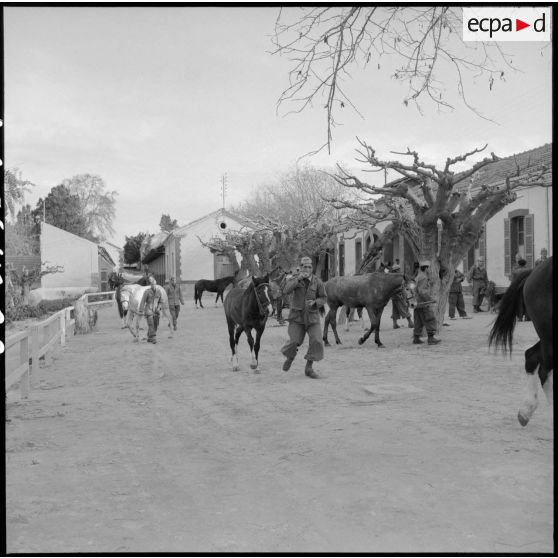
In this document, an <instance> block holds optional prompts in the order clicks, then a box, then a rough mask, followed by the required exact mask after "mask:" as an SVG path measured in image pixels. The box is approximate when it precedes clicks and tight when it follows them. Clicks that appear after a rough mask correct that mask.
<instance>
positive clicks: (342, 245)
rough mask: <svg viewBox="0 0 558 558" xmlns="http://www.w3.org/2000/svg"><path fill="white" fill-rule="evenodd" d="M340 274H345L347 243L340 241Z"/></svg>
mask: <svg viewBox="0 0 558 558" xmlns="http://www.w3.org/2000/svg"><path fill="white" fill-rule="evenodd" d="M339 275H345V243H344V242H341V243H339Z"/></svg>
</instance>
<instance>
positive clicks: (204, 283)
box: [194, 275, 236, 309]
mask: <svg viewBox="0 0 558 558" xmlns="http://www.w3.org/2000/svg"><path fill="white" fill-rule="evenodd" d="M235 281H236V276H235V275H229V276H228V277H221V278H220V279H215V280H211V279H200V280H199V281H197V282H196V284H195V285H194V302H195V303H196V309H197V308H198V301H199V303H200V308H204V305H203V304H202V300H201V297H202V294H203V292H204V291H209V292H210V293H217V296H216V297H215V305H216V306H217V302H218V300H219V297H221V302H223V293H224V292H225V289H226V288H227V287H228V286H229V285H231V284H233V283H234V282H235Z"/></svg>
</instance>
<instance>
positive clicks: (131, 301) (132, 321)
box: [120, 284, 174, 342]
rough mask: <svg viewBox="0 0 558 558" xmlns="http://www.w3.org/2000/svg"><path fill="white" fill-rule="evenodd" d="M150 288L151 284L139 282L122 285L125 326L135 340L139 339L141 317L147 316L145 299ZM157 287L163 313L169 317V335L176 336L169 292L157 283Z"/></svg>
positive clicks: (121, 293)
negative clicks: (146, 284) (144, 284)
mask: <svg viewBox="0 0 558 558" xmlns="http://www.w3.org/2000/svg"><path fill="white" fill-rule="evenodd" d="M150 288H151V286H142V285H137V284H131V285H123V286H122V287H120V289H121V292H120V295H121V301H122V306H123V307H124V308H125V309H126V325H125V327H127V328H128V329H129V330H130V333H131V334H132V336H133V337H134V341H135V342H138V341H139V323H140V320H141V318H142V317H144V316H145V299H146V296H147V291H148V290H149V289H150ZM155 288H156V289H157V293H158V294H159V301H160V302H159V304H160V306H161V311H162V314H163V316H164V317H165V318H167V320H168V323H169V331H170V335H169V337H174V334H173V329H172V317H171V314H170V310H169V299H168V296H167V293H166V291H165V289H164V288H163V287H162V286H161V285H155ZM132 326H133V327H132Z"/></svg>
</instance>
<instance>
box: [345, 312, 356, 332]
mask: <svg viewBox="0 0 558 558" xmlns="http://www.w3.org/2000/svg"><path fill="white" fill-rule="evenodd" d="M344 308H345V332H347V331H349V321H350V320H349V318H350V317H351V312H353V314H354V308H351V307H350V306H345V307H344Z"/></svg>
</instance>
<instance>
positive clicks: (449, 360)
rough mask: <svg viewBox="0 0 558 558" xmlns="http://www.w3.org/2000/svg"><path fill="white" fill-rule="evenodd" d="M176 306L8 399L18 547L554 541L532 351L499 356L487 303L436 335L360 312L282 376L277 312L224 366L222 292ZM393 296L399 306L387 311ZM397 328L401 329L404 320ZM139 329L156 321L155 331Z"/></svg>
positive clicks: (11, 542)
mask: <svg viewBox="0 0 558 558" xmlns="http://www.w3.org/2000/svg"><path fill="white" fill-rule="evenodd" d="M206 298H207V300H204V302H205V304H206V309H205V310H195V308H194V307H193V302H190V301H188V303H187V304H186V306H184V307H183V309H182V313H181V316H180V319H179V330H178V331H177V332H176V333H177V334H176V336H175V338H174V339H169V338H168V330H167V329H166V328H165V327H163V324H162V326H161V329H160V330H159V335H158V341H159V342H158V344H157V345H155V346H153V345H150V344H148V343H146V342H145V341H143V342H141V343H140V344H134V343H133V342H132V336H131V335H130V333H129V332H128V331H127V330H121V329H120V322H119V319H118V317H117V311H116V309H115V308H112V307H108V308H105V309H103V310H100V312H99V321H98V325H97V328H96V331H95V332H94V333H92V334H90V335H85V336H75V337H73V338H72V339H70V340H69V341H68V343H67V346H66V347H65V348H63V349H62V348H59V349H57V351H56V353H55V355H54V359H53V360H52V361H51V362H49V363H47V364H46V365H45V366H44V367H42V368H41V369H40V370H39V371H38V373H37V374H36V375H35V376H34V377H33V378H32V391H31V394H30V397H29V399H28V400H20V399H19V392H18V390H15V389H12V390H10V392H9V393H8V399H7V417H6V419H7V422H6V475H7V479H6V480H7V485H6V507H7V551H8V553H38V552H41V553H60V552H67V553H78V552H98V553H119V552H130V553H136V552H147V553H151V552H192V553H197V552H213V553H223V552H238V553H247V552H277V553H287V552H294V553H296V552H298V553H302V552H316V553H325V552H341V553H349V552H364V553H372V552H373V553H385V552H397V553H411V552H424V553H432V552H441V553H450V552H464V553H472V552H479V553H520V554H531V553H540V552H553V550H554V546H553V529H554V525H553V423H552V420H553V416H552V407H551V406H550V405H549V404H548V403H547V402H546V399H545V398H544V396H542V394H541V405H540V407H539V409H538V410H537V412H536V413H535V415H534V417H533V419H532V421H531V422H530V423H529V424H528V425H527V426H526V427H525V428H522V427H521V426H520V425H519V423H518V422H517V419H516V414H517V410H518V407H519V406H520V404H521V403H522V401H523V399H524V396H525V387H526V382H525V374H524V372H523V357H522V351H523V350H524V349H525V348H527V346H529V345H530V344H532V342H533V340H534V339H535V334H534V330H533V328H532V325H531V324H530V323H519V324H518V326H517V329H516V335H515V337H516V338H515V341H516V344H515V346H514V356H513V358H512V359H511V360H510V359H509V358H507V357H503V356H502V355H500V354H498V355H496V354H490V353H489V352H488V350H487V344H486V338H487V334H488V331H489V326H490V323H491V321H492V320H493V318H494V315H489V314H477V315H475V316H474V319H472V320H456V321H451V322H448V323H450V326H449V327H444V328H442V329H443V331H442V334H441V338H442V340H443V341H442V343H441V344H440V345H438V346H435V347H429V346H427V345H420V346H417V345H412V344H411V342H410V341H411V332H410V330H409V329H408V328H406V327H402V328H401V329H398V330H393V329H392V328H391V320H389V312H388V316H384V319H383V321H382V326H383V329H382V335H381V338H382V341H383V342H384V344H385V346H386V348H384V349H377V348H376V346H375V344H374V342H373V339H372V338H371V339H369V340H368V341H367V342H366V344H365V345H363V346H359V345H358V344H357V338H358V337H359V335H360V330H361V324H359V323H352V324H351V330H350V331H349V332H348V333H345V331H343V330H342V329H340V335H341V338H342V339H343V341H344V343H343V345H340V346H332V347H330V348H327V349H326V357H325V359H324V360H323V361H322V362H320V363H318V365H317V366H316V369H317V371H318V372H319V373H320V374H321V375H322V379H320V380H312V379H309V378H306V377H305V376H304V374H303V367H304V360H303V359H302V356H303V354H304V352H303V351H304V348H305V347H302V349H301V352H299V357H298V358H297V360H295V363H294V364H293V367H292V369H291V371H289V372H283V371H282V370H281V365H282V362H283V359H282V356H281V354H280V353H279V348H280V347H281V345H282V343H283V342H284V341H285V339H286V330H287V328H286V326H278V325H277V322H276V321H275V320H274V319H272V320H270V322H269V324H268V327H267V329H266V331H265V333H264V337H263V342H262V351H261V354H260V368H261V373H259V374H255V373H254V372H253V371H251V370H250V368H249V350H248V345H247V343H246V340H245V337H244V336H243V337H242V338H241V346H240V364H241V370H240V371H239V372H233V371H232V369H231V366H230V350H229V347H228V336H227V329H226V324H225V319H224V313H223V308H222V306H221V305H219V307H215V306H214V304H213V300H211V299H210V298H209V297H206ZM388 309H389V308H388ZM400 323H403V322H400ZM144 333H145V331H144Z"/></svg>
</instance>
